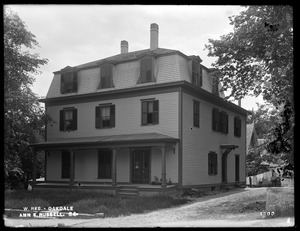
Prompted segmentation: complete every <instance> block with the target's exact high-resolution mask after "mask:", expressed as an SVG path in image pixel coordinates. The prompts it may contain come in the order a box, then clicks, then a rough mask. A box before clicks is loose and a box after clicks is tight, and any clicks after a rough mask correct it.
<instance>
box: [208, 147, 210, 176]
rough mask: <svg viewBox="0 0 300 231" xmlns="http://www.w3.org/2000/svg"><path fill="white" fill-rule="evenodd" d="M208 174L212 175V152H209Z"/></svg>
mask: <svg viewBox="0 0 300 231" xmlns="http://www.w3.org/2000/svg"><path fill="white" fill-rule="evenodd" d="M208 175H211V152H209V153H208Z"/></svg>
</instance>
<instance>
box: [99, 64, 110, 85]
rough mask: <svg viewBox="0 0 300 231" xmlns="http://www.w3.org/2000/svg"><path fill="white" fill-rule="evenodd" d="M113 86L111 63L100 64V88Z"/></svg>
mask: <svg viewBox="0 0 300 231" xmlns="http://www.w3.org/2000/svg"><path fill="white" fill-rule="evenodd" d="M110 87H113V75H112V65H111V64H106V65H103V66H101V70H100V88H110Z"/></svg>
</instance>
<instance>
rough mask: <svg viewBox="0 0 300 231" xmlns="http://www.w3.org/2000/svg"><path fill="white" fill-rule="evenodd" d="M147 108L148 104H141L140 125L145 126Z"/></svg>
mask: <svg viewBox="0 0 300 231" xmlns="http://www.w3.org/2000/svg"><path fill="white" fill-rule="evenodd" d="M147 106H148V103H147V102H146V101H144V102H142V125H145V124H147Z"/></svg>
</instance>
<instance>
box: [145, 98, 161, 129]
mask: <svg viewBox="0 0 300 231" xmlns="http://www.w3.org/2000/svg"><path fill="white" fill-rule="evenodd" d="M147 124H158V100H147V101H142V125H147Z"/></svg>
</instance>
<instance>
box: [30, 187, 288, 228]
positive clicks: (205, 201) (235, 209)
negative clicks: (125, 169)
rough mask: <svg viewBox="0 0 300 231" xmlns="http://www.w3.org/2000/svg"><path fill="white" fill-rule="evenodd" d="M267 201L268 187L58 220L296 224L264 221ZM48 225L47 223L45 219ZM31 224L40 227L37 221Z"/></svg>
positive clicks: (282, 220) (81, 222)
mask: <svg viewBox="0 0 300 231" xmlns="http://www.w3.org/2000/svg"><path fill="white" fill-rule="evenodd" d="M265 200H266V188H246V189H234V190H231V191H229V192H223V193H219V194H217V195H211V196H205V197H202V198H198V199H196V200H194V201H193V202H191V203H189V204H186V205H183V206H179V207H173V208H168V209H162V210H158V211H154V212H149V213H144V214H138V215H135V214H134V215H130V216H125V217H117V218H104V219H103V218H99V219H92V220H78V219H77V220H75V219H72V220H71V219H68V220H58V219H55V220H57V223H64V224H65V225H66V226H71V227H158V226H159V227H187V226H189V227H223V226H227V227H231V226H238V227H240V226H246V227H249V226H251V227H254V226H258V227H260V226H266V225H267V226H274V225H276V224H282V225H281V226H290V225H293V224H292V223H290V222H293V218H292V220H287V219H286V218H280V219H277V223H276V222H274V221H275V219H269V220H268V221H266V220H265V219H262V218H261V215H260V212H262V210H263V208H264V207H263V206H262V205H263V203H265V202H264V201H265ZM260 202H261V203H260ZM35 222H38V221H35ZM40 222H41V221H40ZM44 222H47V221H45V220H44V221H43V223H44ZM49 222H50V221H49ZM51 222H54V220H52V221H51ZM44 224H45V223H44ZM30 225H31V226H36V225H35V223H34V221H32V222H31V223H30ZM25 226H26V225H25ZM42 226H44V225H42Z"/></svg>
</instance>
